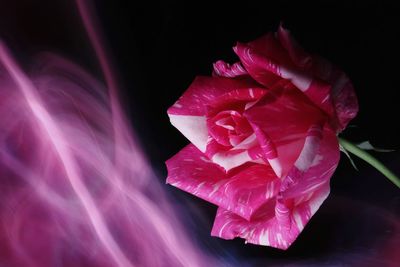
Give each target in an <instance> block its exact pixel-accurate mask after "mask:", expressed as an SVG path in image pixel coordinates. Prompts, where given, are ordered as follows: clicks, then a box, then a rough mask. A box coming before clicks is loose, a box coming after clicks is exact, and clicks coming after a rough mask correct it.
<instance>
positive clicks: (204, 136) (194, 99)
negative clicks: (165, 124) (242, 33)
mask: <svg viewBox="0 0 400 267" xmlns="http://www.w3.org/2000/svg"><path fill="white" fill-rule="evenodd" d="M249 86H254V83H249V82H246V81H238V80H233V79H228V78H219V77H197V78H196V79H195V80H194V81H193V83H192V84H191V85H190V87H189V88H188V89H187V90H186V92H185V93H184V94H183V95H182V96H181V97H180V98H179V100H178V101H176V103H175V104H174V105H173V106H171V107H170V108H169V109H168V111H167V112H168V116H169V118H170V121H171V124H172V125H173V126H175V127H176V128H177V129H178V130H179V131H180V132H181V133H182V134H183V135H184V136H185V137H186V138H187V139H189V141H190V142H191V143H193V144H194V145H195V146H196V147H197V148H199V149H200V150H201V151H203V152H204V151H206V146H207V142H208V140H209V134H208V130H207V119H206V115H207V105H209V104H210V103H212V102H214V101H216V99H218V98H219V97H221V96H222V95H225V94H228V93H229V92H231V91H237V90H239V89H245V88H248V87H249Z"/></svg>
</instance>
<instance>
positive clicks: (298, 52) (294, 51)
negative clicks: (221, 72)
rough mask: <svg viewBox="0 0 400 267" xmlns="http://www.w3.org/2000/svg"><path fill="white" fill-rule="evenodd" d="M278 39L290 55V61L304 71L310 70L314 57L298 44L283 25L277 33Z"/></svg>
mask: <svg viewBox="0 0 400 267" xmlns="http://www.w3.org/2000/svg"><path fill="white" fill-rule="evenodd" d="M277 37H278V39H279V42H280V43H281V45H282V46H283V47H284V48H285V49H286V51H287V52H288V53H289V56H290V59H291V60H292V62H294V64H296V65H297V66H298V67H300V68H302V69H309V67H310V65H311V64H312V57H311V55H309V54H308V53H307V52H306V51H304V49H303V48H302V47H301V46H300V45H299V44H298V43H297V41H296V40H295V39H294V38H293V36H292V35H291V34H290V31H288V30H287V29H285V28H284V27H283V26H282V24H281V25H280V26H279V28H278V31H277Z"/></svg>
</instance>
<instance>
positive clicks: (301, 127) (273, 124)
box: [244, 82, 326, 176]
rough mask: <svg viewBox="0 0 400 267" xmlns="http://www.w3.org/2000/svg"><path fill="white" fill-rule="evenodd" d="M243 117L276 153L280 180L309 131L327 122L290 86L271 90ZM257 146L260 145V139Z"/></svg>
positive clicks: (321, 114) (287, 84) (322, 115)
mask: <svg viewBox="0 0 400 267" xmlns="http://www.w3.org/2000/svg"><path fill="white" fill-rule="evenodd" d="M244 115H245V117H246V118H247V119H248V120H249V122H250V123H251V124H252V125H253V127H256V128H255V129H256V130H257V131H258V132H263V133H265V135H267V136H268V137H269V138H270V140H269V141H271V142H272V144H271V146H270V147H271V148H274V149H276V151H277V156H278V159H279V162H280V163H281V167H282V170H281V174H282V175H283V176H285V175H286V174H287V173H288V171H289V170H290V168H292V166H293V164H294V162H295V161H296V159H297V158H298V156H299V153H300V151H301V149H302V146H303V144H304V139H305V137H306V135H307V131H308V130H309V129H310V127H311V126H312V125H314V124H318V123H321V122H323V121H324V120H326V118H325V115H324V114H323V113H322V112H321V111H320V110H319V109H318V108H316V107H315V106H314V105H313V104H312V103H311V102H310V101H309V100H308V99H307V98H306V97H305V96H304V95H303V94H302V93H301V92H300V91H299V90H296V88H294V87H293V85H292V84H291V83H289V82H286V84H282V85H278V86H277V87H276V88H273V89H272V90H271V91H270V94H269V95H267V96H265V97H264V99H262V100H260V101H259V102H258V103H257V104H256V105H254V106H253V107H251V108H249V109H248V110H246V111H245V113H244ZM258 136H261V135H258ZM259 142H260V144H262V143H263V142H262V140H260V139H259ZM272 150H273V149H271V151H272ZM274 154H275V153H272V155H271V157H274ZM271 157H270V158H271ZM275 169H276V168H275Z"/></svg>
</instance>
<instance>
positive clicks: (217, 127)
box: [208, 110, 253, 146]
mask: <svg viewBox="0 0 400 267" xmlns="http://www.w3.org/2000/svg"><path fill="white" fill-rule="evenodd" d="M208 130H209V133H210V135H211V136H212V137H213V138H214V139H215V140H216V141H217V142H218V143H219V144H221V145H224V146H236V145H238V144H239V143H240V142H242V141H243V140H244V139H246V138H247V137H248V136H249V135H251V134H252V133H253V130H252V128H251V126H250V124H249V122H248V121H247V119H246V118H245V117H243V115H242V114H241V113H240V112H238V111H236V110H225V111H221V112H219V113H217V114H216V115H215V116H214V117H212V118H211V119H209V120H208Z"/></svg>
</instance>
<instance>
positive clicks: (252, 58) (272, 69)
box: [234, 41, 334, 115]
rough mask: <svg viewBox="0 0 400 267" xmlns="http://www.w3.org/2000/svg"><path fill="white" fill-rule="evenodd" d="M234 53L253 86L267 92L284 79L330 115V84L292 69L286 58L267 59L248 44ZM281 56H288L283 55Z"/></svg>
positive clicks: (303, 71) (295, 67) (294, 67)
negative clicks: (259, 84)
mask: <svg viewBox="0 0 400 267" xmlns="http://www.w3.org/2000/svg"><path fill="white" fill-rule="evenodd" d="M255 42H257V41H255ZM273 50H277V51H280V50H283V51H284V49H283V48H282V47H281V49H280V50H279V49H275V48H274V49H273ZM234 51H235V52H236V54H237V55H238V56H239V58H240V61H241V62H242V64H243V66H244V67H245V68H246V70H247V72H248V73H249V74H250V76H251V77H253V78H254V79H255V80H256V81H257V82H259V83H261V84H262V85H264V86H266V87H267V88H270V87H272V86H274V84H275V83H276V82H278V81H279V80H280V79H282V78H283V79H286V80H288V81H290V82H292V83H293V84H294V85H295V86H296V87H297V88H298V89H299V90H301V91H302V92H303V94H305V95H306V96H307V97H308V98H309V99H310V100H311V101H312V102H313V103H314V104H315V105H316V106H318V107H319V108H321V109H322V110H324V111H325V112H326V113H328V114H329V115H333V112H334V110H333V107H332V103H331V99H330V91H331V86H330V84H328V83H326V82H324V81H323V80H320V79H318V78H316V77H313V76H312V75H311V73H309V72H308V71H305V70H302V69H301V68H299V67H297V66H295V65H294V64H293V62H291V60H290V59H288V56H287V55H286V57H285V56H280V55H278V56H276V55H268V54H266V53H262V51H261V52H260V50H256V49H254V48H252V46H251V43H249V44H241V43H238V44H237V46H236V47H235V48H234ZM284 53H286V54H288V53H287V52H286V51H284Z"/></svg>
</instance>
